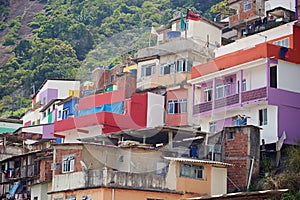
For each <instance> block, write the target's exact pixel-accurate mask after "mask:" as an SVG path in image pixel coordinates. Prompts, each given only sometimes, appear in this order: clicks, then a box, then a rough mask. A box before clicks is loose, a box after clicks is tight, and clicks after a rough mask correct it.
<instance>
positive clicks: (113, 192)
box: [111, 188, 115, 200]
mask: <svg viewBox="0 0 300 200" xmlns="http://www.w3.org/2000/svg"><path fill="white" fill-rule="evenodd" d="M111 200H115V189H114V188H112V189H111Z"/></svg>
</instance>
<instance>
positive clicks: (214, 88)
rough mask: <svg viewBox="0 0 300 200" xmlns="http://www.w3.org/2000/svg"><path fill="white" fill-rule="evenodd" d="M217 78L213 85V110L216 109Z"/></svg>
mask: <svg viewBox="0 0 300 200" xmlns="http://www.w3.org/2000/svg"><path fill="white" fill-rule="evenodd" d="M216 89H217V88H216V78H214V79H213V83H212V97H211V100H212V110H214V109H215V99H216Z"/></svg>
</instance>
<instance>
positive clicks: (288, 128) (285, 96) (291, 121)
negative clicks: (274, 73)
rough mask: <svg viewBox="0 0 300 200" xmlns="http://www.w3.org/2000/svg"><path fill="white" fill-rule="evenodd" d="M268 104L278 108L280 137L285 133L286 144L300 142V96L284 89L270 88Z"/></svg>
mask: <svg viewBox="0 0 300 200" xmlns="http://www.w3.org/2000/svg"><path fill="white" fill-rule="evenodd" d="M268 103H269V104H270V105H277V106H278V136H279V137H280V136H281V135H282V133H283V131H285V133H286V136H287V139H286V140H285V142H284V143H285V144H296V142H297V141H298V140H300V132H299V130H300V123H299V116H300V94H299V93H296V92H290V91H286V90H282V89H276V88H269V98H268Z"/></svg>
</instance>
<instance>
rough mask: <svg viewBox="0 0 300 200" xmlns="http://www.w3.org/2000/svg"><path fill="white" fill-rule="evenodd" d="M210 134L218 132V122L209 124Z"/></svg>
mask: <svg viewBox="0 0 300 200" xmlns="http://www.w3.org/2000/svg"><path fill="white" fill-rule="evenodd" d="M209 132H211V133H213V132H216V122H209Z"/></svg>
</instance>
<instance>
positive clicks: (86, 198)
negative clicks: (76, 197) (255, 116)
mask: <svg viewBox="0 0 300 200" xmlns="http://www.w3.org/2000/svg"><path fill="white" fill-rule="evenodd" d="M82 200H92V196H91V195H84V196H82Z"/></svg>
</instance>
